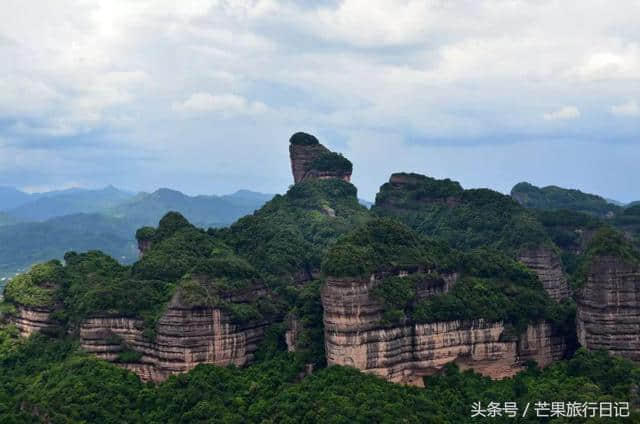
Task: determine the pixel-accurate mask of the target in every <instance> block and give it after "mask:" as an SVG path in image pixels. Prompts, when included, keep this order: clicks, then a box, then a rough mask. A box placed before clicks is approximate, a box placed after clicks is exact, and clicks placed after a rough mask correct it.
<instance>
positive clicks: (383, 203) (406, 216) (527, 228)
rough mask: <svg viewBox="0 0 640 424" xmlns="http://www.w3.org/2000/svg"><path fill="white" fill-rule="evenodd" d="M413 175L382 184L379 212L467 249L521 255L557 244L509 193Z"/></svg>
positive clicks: (376, 205)
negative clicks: (397, 181)
mask: <svg viewBox="0 0 640 424" xmlns="http://www.w3.org/2000/svg"><path fill="white" fill-rule="evenodd" d="M394 175H396V174H394ZM400 175H404V174H400ZM409 177H410V178H409ZM407 178H408V182H404V183H395V184H394V183H391V182H390V183H386V184H384V185H383V186H382V187H380V192H379V193H378V195H377V196H376V204H375V205H374V206H373V208H372V211H373V212H374V213H375V214H377V215H378V216H392V217H396V218H398V219H401V220H402V221H403V222H405V223H406V224H407V225H409V226H410V227H411V228H413V229H415V230H416V231H418V232H419V233H421V234H424V235H427V236H430V237H433V238H436V239H438V240H442V241H445V242H446V243H447V244H448V245H450V246H452V247H454V248H457V249H461V250H470V249H475V248H478V247H485V248H494V249H497V250H501V251H504V252H506V253H510V254H513V255H515V254H517V253H518V252H519V251H521V250H522V249H525V248H527V247H532V246H540V245H544V244H549V245H550V244H551V241H550V240H549V237H548V235H547V234H546V232H545V230H544V228H543V227H542V225H541V224H540V223H539V222H538V221H537V220H536V218H535V216H534V215H533V214H532V213H531V212H529V211H527V210H526V209H524V208H523V207H522V206H520V205H518V204H517V203H516V202H515V201H514V200H513V199H511V198H510V197H509V196H505V195H503V194H500V193H498V192H495V191H493V190H488V189H471V190H463V189H462V188H461V187H460V185H459V184H458V183H456V182H453V181H451V180H435V179H433V178H429V177H425V176H421V175H418V174H409V175H408V176H407ZM392 181H393V177H392Z"/></svg>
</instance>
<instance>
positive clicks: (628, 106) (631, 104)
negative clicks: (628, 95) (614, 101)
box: [609, 100, 640, 116]
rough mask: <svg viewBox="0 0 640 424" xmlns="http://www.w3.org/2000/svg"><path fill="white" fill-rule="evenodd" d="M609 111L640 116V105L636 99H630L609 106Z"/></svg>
mask: <svg viewBox="0 0 640 424" xmlns="http://www.w3.org/2000/svg"><path fill="white" fill-rule="evenodd" d="M609 112H610V113H611V114H612V115H615V116H640V106H638V102H636V101H635V100H629V101H628V102H626V103H623V104H620V105H614V106H611V107H609Z"/></svg>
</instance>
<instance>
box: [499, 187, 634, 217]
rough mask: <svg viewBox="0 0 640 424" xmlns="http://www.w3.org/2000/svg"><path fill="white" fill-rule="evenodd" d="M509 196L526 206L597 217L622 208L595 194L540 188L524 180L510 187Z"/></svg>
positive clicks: (557, 188)
mask: <svg viewBox="0 0 640 424" xmlns="http://www.w3.org/2000/svg"><path fill="white" fill-rule="evenodd" d="M511 196H512V197H513V198H514V199H516V200H517V201H518V202H519V203H520V204H521V205H523V206H525V207H527V208H534V209H541V210H559V209H567V210H571V211H575V212H583V213H586V214H589V215H594V216H599V217H606V216H607V215H608V214H613V213H616V212H619V211H620V210H621V209H622V208H621V207H620V206H616V205H614V204H611V203H609V202H607V201H606V200H605V199H603V198H602V197H600V196H596V195H595V194H588V193H583V192H582V191H580V190H574V189H566V188H561V187H556V186H547V187H542V188H540V187H536V186H534V185H532V184H529V183H526V182H522V183H518V184H516V185H515V186H514V187H513V188H512V189H511Z"/></svg>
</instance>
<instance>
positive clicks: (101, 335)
mask: <svg viewBox="0 0 640 424" xmlns="http://www.w3.org/2000/svg"><path fill="white" fill-rule="evenodd" d="M268 324H269V323H268V322H256V323H251V324H243V325H238V324H235V323H233V322H231V320H230V319H229V317H228V316H227V315H226V314H225V313H223V311H221V310H220V309H217V308H191V307H183V306H181V305H180V304H179V302H178V301H177V300H176V299H175V298H174V300H172V302H171V303H170V305H169V307H168V308H167V311H166V313H165V314H164V315H163V316H162V318H161V319H160V320H159V322H158V324H157V326H156V338H155V340H154V341H149V340H147V339H146V338H145V337H144V336H143V333H142V328H143V322H142V321H141V320H138V319H132V318H106V317H105V318H91V319H88V320H85V321H84V322H83V323H82V325H81V326H80V342H81V345H82V347H83V348H84V349H85V350H86V351H88V352H91V353H94V354H95V355H97V356H98V357H100V358H102V359H106V360H107V361H115V360H116V359H117V358H118V355H119V353H120V352H121V351H122V349H123V346H122V343H120V342H119V341H118V339H120V340H122V341H124V344H125V345H126V346H127V347H129V348H131V349H133V350H135V351H137V352H140V353H141V354H142V358H141V359H140V361H139V363H135V364H118V365H120V366H123V367H124V368H126V369H129V370H131V371H133V372H135V373H136V374H138V375H139V376H140V378H142V379H143V380H153V381H161V380H164V379H165V378H167V377H168V376H169V375H171V374H177V373H182V372H186V371H189V370H190V369H192V368H194V367H195V366H196V365H198V364H215V365H229V364H234V365H237V366H243V365H246V364H247V363H249V362H251V360H252V359H253V354H254V352H255V351H256V349H257V345H258V343H259V342H260V340H262V337H263V336H264V331H265V328H266V327H267V325H268ZM114 335H115V336H117V337H115V338H114Z"/></svg>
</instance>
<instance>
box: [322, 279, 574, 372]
mask: <svg viewBox="0 0 640 424" xmlns="http://www.w3.org/2000/svg"><path fill="white" fill-rule="evenodd" d="M378 281H379V279H377V278H376V276H375V275H372V276H371V278H370V279H362V280H358V279H345V278H328V279H327V282H326V285H325V287H324V289H323V292H322V303H323V307H324V326H325V347H326V353H327V363H328V364H329V365H347V366H352V367H355V368H358V369H360V370H362V371H366V372H371V373H374V374H376V375H379V376H382V377H384V378H386V379H388V380H390V381H394V382H407V383H418V384H419V383H420V382H421V377H422V376H425V375H429V374H432V373H434V372H436V371H438V370H439V369H441V368H442V367H443V366H444V365H445V364H446V363H448V362H452V361H455V362H456V363H458V364H459V365H460V366H461V367H462V368H473V369H474V370H476V371H477V372H480V373H483V374H486V375H488V376H490V377H492V378H503V377H507V376H511V375H514V374H515V373H516V372H518V371H519V370H521V369H522V368H523V365H524V363H525V362H526V361H527V360H530V359H533V360H536V361H537V362H538V363H539V364H540V365H541V366H545V365H547V364H549V363H550V362H552V361H555V360H558V359H561V358H562V356H563V355H564V353H565V350H566V345H565V341H564V339H563V338H562V337H561V336H559V335H558V334H556V333H555V332H554V331H553V329H552V328H551V326H550V325H549V324H548V323H546V322H542V323H539V324H538V325H534V326H530V327H529V328H528V329H527V331H525V332H524V333H523V334H521V335H520V336H518V337H507V336H506V334H505V327H504V325H503V324H502V323H501V322H486V321H484V320H473V321H448V322H435V323H428V324H416V323H409V322H406V323H402V324H397V325H389V324H384V322H383V316H382V313H383V307H382V305H381V304H380V303H379V302H378V301H377V300H376V299H374V298H373V297H372V296H371V295H370V293H371V290H372V289H373V287H374V286H375V285H376V284H377V283H378Z"/></svg>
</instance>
